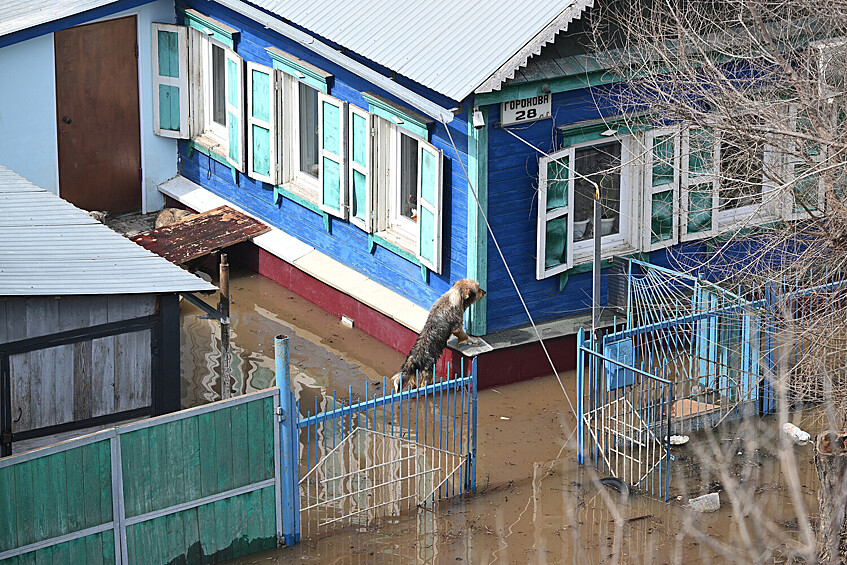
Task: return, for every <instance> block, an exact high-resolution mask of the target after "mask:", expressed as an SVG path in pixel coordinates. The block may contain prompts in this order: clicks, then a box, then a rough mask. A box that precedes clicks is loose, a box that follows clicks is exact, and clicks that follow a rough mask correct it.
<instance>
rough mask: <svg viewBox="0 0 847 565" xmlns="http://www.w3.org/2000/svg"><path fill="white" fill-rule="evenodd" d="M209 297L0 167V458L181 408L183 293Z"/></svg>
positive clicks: (180, 273) (178, 272) (197, 283)
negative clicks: (70, 433)
mask: <svg viewBox="0 0 847 565" xmlns="http://www.w3.org/2000/svg"><path fill="white" fill-rule="evenodd" d="M213 290H215V287H214V286H213V285H211V284H209V283H207V282H205V281H203V280H202V279H200V278H198V277H196V276H194V275H192V274H191V273H189V272H188V271H185V270H184V269H182V268H180V267H178V266H176V265H174V264H172V263H170V262H168V261H166V260H165V259H163V258H161V257H159V256H157V255H155V254H153V253H151V252H149V251H147V250H145V249H143V248H142V247H141V246H139V245H137V244H135V243H133V242H132V241H130V240H128V239H126V238H124V237H123V236H121V235H119V234H118V233H116V232H114V231H112V230H111V229H109V228H108V227H107V226H105V225H103V224H101V223H99V222H97V221H96V220H94V219H93V218H91V217H90V216H89V215H88V214H86V213H85V212H84V211H82V210H79V209H78V208H76V207H74V206H73V205H71V204H69V203H67V202H65V201H64V200H62V199H60V198H59V197H57V196H55V195H53V194H51V193H49V192H47V191H45V190H42V189H40V188H38V187H36V186H35V185H33V184H31V183H29V182H28V181H26V180H25V179H23V178H21V177H20V176H18V175H17V174H15V173H13V172H12V171H10V170H9V169H6V168H5V167H2V166H0V448H1V449H2V455H4V456H5V455H10V454H11V452H12V445H13V444H14V442H17V441H21V440H26V439H32V438H36V437H41V436H46V435H52V434H55V433H59V432H63V431H67V430H73V429H80V428H85V427H90V426H95V425H99V424H105V423H109V422H114V421H118V420H122V419H127V418H132V417H139V416H147V415H157V414H163V413H166V412H171V411H174V410H178V409H179V408H180V402H179V399H180V385H179V293H181V292H194V291H213Z"/></svg>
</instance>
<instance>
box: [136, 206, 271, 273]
mask: <svg viewBox="0 0 847 565" xmlns="http://www.w3.org/2000/svg"><path fill="white" fill-rule="evenodd" d="M270 230H271V228H270V227H269V226H268V225H267V224H264V223H262V222H260V221H259V220H257V219H255V218H252V217H250V216H248V215H247V214H244V213H242V212H239V211H238V210H233V209H232V208H230V207H229V206H219V207H217V208H214V209H212V210H209V211H208V212H203V213H202V214H197V215H196V216H191V217H189V218H186V219H184V220H180V221H179V222H176V223H174V224H171V225H169V226H165V227H163V228H159V229H155V230H153V231H150V232H147V233H143V234H140V235H137V236H135V237H133V238H131V239H132V240H133V241H134V242H136V243H137V244H139V245H141V246H142V247H144V248H145V249H148V250H149V251H152V252H153V253H155V254H157V255H160V256H162V257H164V258H165V259H167V260H168V261H170V262H171V263H176V264H177V265H181V264H183V263H186V262H188V261H191V260H192V259H198V258H200V257H203V256H205V255H208V254H209V253H212V252H214V251H219V250H221V249H225V248H227V247H230V246H231V245H235V244H237V243H242V242H244V241H247V240H248V239H252V238H254V237H256V236H257V235H262V234H263V233H267V232H269V231H270Z"/></svg>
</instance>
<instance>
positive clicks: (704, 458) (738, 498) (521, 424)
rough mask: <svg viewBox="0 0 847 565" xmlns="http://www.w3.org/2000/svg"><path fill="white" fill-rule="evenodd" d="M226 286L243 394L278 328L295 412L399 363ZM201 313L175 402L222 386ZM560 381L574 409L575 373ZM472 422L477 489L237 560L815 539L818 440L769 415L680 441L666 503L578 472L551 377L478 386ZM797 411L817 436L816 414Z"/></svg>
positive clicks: (308, 314) (435, 557)
mask: <svg viewBox="0 0 847 565" xmlns="http://www.w3.org/2000/svg"><path fill="white" fill-rule="evenodd" d="M231 281H232V282H231V287H232V290H231V294H232V297H233V304H232V335H233V377H234V382H235V383H236V385H235V386H236V388H237V391H238V393H239V394H240V393H243V392H248V391H252V390H256V389H261V388H265V387H267V386H271V385H272V384H273V380H274V373H273V367H274V360H273V339H274V336H276V335H278V334H286V335H288V336H289V337H290V355H291V364H292V367H291V374H292V385H293V388H294V389H295V390H294V392H295V394H296V395H297V396H298V398H299V399H300V402H301V405H302V406H309V405H313V402H314V400H313V399H314V398H316V397H317V398H325V397H326V395H327V394H329V395H330V396H331V394H332V391H333V390H337V391H338V393H339V399H340V400H342V401H344V402H345V403H346V396H347V391H348V389H349V388H352V391H353V395H354V397H357V396H360V395H362V394H363V393H364V386H365V382H366V381H368V382H369V387H371V390H373V389H372V387H373V386H374V385H375V384H379V385H381V383H382V379H383V377H387V376H390V375H391V374H393V373H394V372H395V371H396V370H397V368H398V367H399V366H400V364H401V363H402V361H403V356H402V355H401V354H400V353H397V352H395V351H393V350H391V349H389V348H388V347H386V346H384V345H382V344H380V343H378V342H376V341H375V340H373V339H371V338H370V337H368V336H366V335H365V334H364V333H362V332H361V331H359V330H357V329H355V328H353V329H351V328H347V327H345V326H343V325H342V324H341V323H340V321H339V320H338V319H337V318H335V317H334V316H331V315H329V314H327V313H326V312H324V311H323V310H321V309H319V308H318V307H316V306H314V305H312V304H310V303H308V302H306V301H305V300H303V299H301V298H300V297H298V296H296V295H295V294H293V293H291V292H290V291H288V290H286V289H284V288H282V287H280V286H278V285H276V284H275V283H273V282H271V281H269V280H267V279H264V278H262V277H259V276H257V275H254V274H250V273H247V272H238V271H234V272H233V274H232V277H231ZM211 300H212V299H209V300H208V301H210V302H211ZM201 314H202V312H201V311H199V310H197V309H195V308H194V307H193V306H190V305H188V304H185V303H184V304H183V307H182V317H183V324H182V325H183V332H182V339H183V342H182V356H183V357H182V372H183V390H182V403H183V406H184V407H189V406H196V405H199V404H204V403H207V402H210V401H213V400H215V399H216V398H217V397H218V395H219V392H220V386H219V382H218V376H217V375H218V371H219V369H218V359H217V348H218V342H217V337H216V336H217V333H218V327H217V323H216V322H214V321H212V320H207V319H203V318H201V317H200V316H201ZM561 378H562V380H563V383H564V385H565V388H566V389H567V390H568V391H569V394H570V396H571V400H572V401H573V402H575V401H576V399H575V388H576V387H575V376H574V374H573V373H564V374H562V375H561ZM377 390H379V389H377ZM478 414H479V419H478V463H477V492H476V493H474V494H470V495H467V496H460V497H455V498H452V499H448V500H445V501H442V502H440V503H437V504H436V505H435V506H434V507H431V508H416V509H414V510H412V511H409V512H406V513H404V514H401V515H399V516H383V517H380V518H377V519H374V520H371V521H370V522H369V523H362V524H360V525H358V526H347V527H342V528H337V529H326V530H325V531H324V530H321V531H318V532H315V531H313V532H311V533H309V534H308V535H307V534H306V533H305V532H304V535H303V539H302V541H301V543H299V544H297V545H295V546H293V547H289V548H279V549H276V550H273V551H269V552H266V553H259V554H254V555H251V556H249V557H247V558H243V559H242V560H240V561H238V562H239V563H293V562H302V563H375V564H376V563H447V562H451V563H456V562H469V563H492V564H493V563H592V564H593V563H739V562H741V563H744V562H763V563H765V562H766V563H781V562H786V560H785V557H784V556H782V555H781V554H780V553H778V552H777V553H774V552H773V550H774V549H780V550H782V549H785V548H786V547H791V546H793V545H794V544H795V543H796V542H795V540H801V541H803V540H804V539H805V541H808V539H806V538H804V536H807V535H808V534H809V532H810V530H809V529H808V527H807V525H806V522H805V521H806V520H812V521H814V515H815V514H816V512H817V500H816V495H815V489H816V486H817V478H816V476H815V471H814V466H813V463H812V461H811V460H812V447H811V445H797V446H792V445H789V444H785V443H782V444H781V442H784V441H785V438H783V434H782V432H781V431H779V424H778V419H777V417H775V416H774V417H768V418H764V419H756V418H754V419H751V420H748V421H747V422H745V423H735V424H727V425H723V426H721V427H720V428H719V429H717V430H715V431H714V432H713V433H704V432H698V433H693V434H690V438H691V439H690V441H689V442H688V444H686V445H685V446H681V447H675V448H673V451H672V453H673V455H674V459H675V461H674V465H673V473H674V474H675V476H674V478H673V480H672V485H673V489H672V490H673V492H672V494H671V497H670V500H669V501H668V502H663V501H658V500H654V499H652V498H648V497H647V496H644V495H643V494H639V493H638V492H632V493H630V494H629V495H628V496H625V495H622V494H621V493H619V492H617V491H616V490H613V489H610V488H607V487H605V486H602V485H600V484H599V483H598V481H597V479H599V478H600V476H599V475H597V474H596V472H594V471H593V470H592V468H591V467H590V466H584V467H583V466H580V465H579V464H578V463H577V460H576V442H575V438H574V435H575V427H576V422H575V418H574V416H573V414H572V413H571V409H570V407H569V405H568V402H567V400H566V399H565V396H564V395H563V394H562V390H561V388H560V386H559V383H558V382H557V381H556V379H555V378H554V377H553V376H552V375H551V376H550V377H545V378H540V379H536V380H533V381H529V382H525V383H520V384H516V385H510V386H504V387H499V388H497V389H491V390H485V391H481V392H480V393H479V401H478ZM795 416H796V417H792V421H795V422H798V423H801V425H803V426H805V429H807V430H808V431H809V432H811V433H815V432H816V431H818V430H817V429H816V428H815V427H814V426H815V425H816V424H815V422H816V421H817V420H815V418H814V414H812V413H810V414H809V415H807V416H806V417H805V418H801V417H800V415H795ZM752 426H755V427H756V430H753V429H752ZM754 431H755V433H754ZM742 438H744V439H742ZM753 438H755V439H753ZM780 445H783V446H784V447H785V449H779V447H780ZM715 462H718V463H719V465H715V464H714V463H715ZM786 469H789V470H793V471H795V472H793V473H786V472H785V470H786ZM709 492H717V493H718V494H719V497H720V499H721V508H720V510H719V511H717V512H714V513H710V514H697V513H694V512H692V511H691V510H690V509H689V508H687V504H686V503H687V501H688V499H689V498H692V497H695V496H698V495H700V494H706V493H709ZM769 548H770V549H769Z"/></svg>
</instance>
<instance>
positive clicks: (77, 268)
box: [0, 165, 215, 296]
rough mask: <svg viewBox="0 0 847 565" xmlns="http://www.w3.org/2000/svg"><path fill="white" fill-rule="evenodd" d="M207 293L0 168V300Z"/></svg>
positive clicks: (184, 274) (205, 286)
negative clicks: (68, 296) (53, 296)
mask: <svg viewBox="0 0 847 565" xmlns="http://www.w3.org/2000/svg"><path fill="white" fill-rule="evenodd" d="M211 290H215V287H214V286H213V285H211V284H209V283H207V282H206V281H204V280H202V279H201V278H199V277H197V276H195V275H192V274H191V273H189V272H188V271H186V270H184V269H182V268H180V267H178V266H176V265H174V264H172V263H170V262H168V261H167V260H165V259H163V258H161V257H159V256H158V255H155V254H154V253H151V252H150V251H147V250H146V249H144V248H143V247H141V246H140V245H137V244H135V243H133V242H132V241H130V240H129V239H127V238H125V237H123V236H122V235H120V234H118V233H117V232H114V231H112V230H111V229H110V228H108V227H107V226H105V225H103V224H101V223H100V222H98V221H96V220H95V219H93V218H91V217H90V216H89V215H88V214H87V213H85V212H84V211H82V210H80V209H79V208H76V207H75V206H73V205H72V204H70V203H68V202H65V201H64V200H62V199H61V198H59V197H58V196H56V195H55V194H52V193H50V192H47V191H46V190H43V189H41V188H38V187H37V186H35V185H34V184H32V183H30V182H29V181H27V180H26V179H24V178H22V177H21V176H19V175H17V174H16V173H14V172H12V171H10V170H9V169H7V168H6V167H3V166H2V165H0V296H29V295H77V294H145V293H160V292H191V291H211Z"/></svg>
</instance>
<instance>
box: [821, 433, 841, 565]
mask: <svg viewBox="0 0 847 565" xmlns="http://www.w3.org/2000/svg"><path fill="white" fill-rule="evenodd" d="M815 468H816V469H817V472H818V481H819V482H820V488H818V503H819V504H820V511H821V522H820V527H819V528H818V540H817V541H818V548H819V550H818V559H819V561H820V562H821V563H831V564H847V520H845V514H847V432H835V431H825V432H822V433H821V434H819V435H818V437H817V439H816V441H815Z"/></svg>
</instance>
